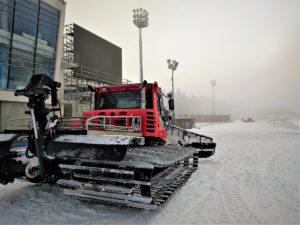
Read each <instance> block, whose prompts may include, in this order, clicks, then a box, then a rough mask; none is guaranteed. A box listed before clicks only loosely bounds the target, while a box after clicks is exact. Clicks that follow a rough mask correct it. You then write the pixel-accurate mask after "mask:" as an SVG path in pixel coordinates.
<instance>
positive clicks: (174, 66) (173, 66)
mask: <svg viewBox="0 0 300 225" xmlns="http://www.w3.org/2000/svg"><path fill="white" fill-rule="evenodd" d="M167 63H168V68H169V69H171V70H172V78H171V81H172V98H173V101H174V104H175V95H174V71H175V70H176V69H177V67H178V64H179V63H178V62H177V61H176V60H171V59H168V60H167ZM172 122H173V124H175V109H174V110H173V117H172Z"/></svg>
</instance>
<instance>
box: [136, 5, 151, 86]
mask: <svg viewBox="0 0 300 225" xmlns="http://www.w3.org/2000/svg"><path fill="white" fill-rule="evenodd" d="M133 23H134V25H136V26H137V27H138V28H139V51H140V82H141V83H143V81H144V77H143V52H142V28H145V27H147V26H148V25H149V23H148V12H147V10H145V9H142V8H140V9H134V10H133Z"/></svg>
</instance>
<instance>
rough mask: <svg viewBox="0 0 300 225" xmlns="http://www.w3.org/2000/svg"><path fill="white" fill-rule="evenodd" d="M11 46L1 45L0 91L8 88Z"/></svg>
mask: <svg viewBox="0 0 300 225" xmlns="http://www.w3.org/2000/svg"><path fill="white" fill-rule="evenodd" d="M8 57H9V46H8V45H5V44H1V43H0V89H5V88H7V73H8Z"/></svg>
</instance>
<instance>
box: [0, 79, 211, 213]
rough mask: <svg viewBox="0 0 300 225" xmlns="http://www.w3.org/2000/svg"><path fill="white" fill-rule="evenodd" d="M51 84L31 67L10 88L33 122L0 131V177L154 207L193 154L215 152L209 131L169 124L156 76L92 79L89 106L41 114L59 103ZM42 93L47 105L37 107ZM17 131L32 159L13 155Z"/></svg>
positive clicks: (184, 175) (193, 164)
mask: <svg viewBox="0 0 300 225" xmlns="http://www.w3.org/2000/svg"><path fill="white" fill-rule="evenodd" d="M45 86H46V87H48V88H45ZM59 86H60V85H59V83H57V82H53V81H52V80H51V79H49V78H48V77H46V76H44V75H35V76H33V77H32V78H31V80H30V82H29V84H28V85H27V87H26V88H25V89H23V90H21V91H16V95H24V96H27V97H28V98H29V103H28V107H29V108H30V111H29V112H28V113H29V114H30V115H31V123H32V125H33V126H32V129H29V130H4V132H3V134H0V182H2V183H3V184H6V183H7V182H13V180H14V178H18V177H22V176H25V177H27V178H28V179H29V181H32V182H48V183H50V182H56V183H58V184H59V185H61V186H63V187H65V189H64V193H65V194H67V195H71V196H74V197H77V198H79V199H84V200H91V201H97V202H104V203H111V204H113V205H125V206H129V207H136V208H144V209H150V210H155V209H157V208H160V207H161V206H162V205H163V204H164V202H166V201H167V200H168V199H169V198H170V196H172V194H173V193H174V191H175V190H176V189H177V188H179V187H180V186H181V185H183V184H184V183H185V182H186V181H187V180H188V178H189V177H190V176H191V175H192V173H193V172H194V171H195V170H196V169H197V167H198V158H204V157H209V156H211V155H213V154H214V152H215V147H216V144H215V143H214V142H213V139H212V138H210V137H207V136H203V135H199V134H196V133H193V132H190V131H188V130H184V129H182V128H179V127H176V126H172V125H169V121H170V119H171V117H170V115H169V112H168V110H173V109H174V102H173V100H172V99H169V100H168V99H167V101H168V103H169V104H168V105H169V109H168V110H167V109H166V108H165V107H164V103H165V102H166V101H164V100H165V98H166V97H165V96H164V94H163V93H162V91H161V89H160V88H159V87H158V84H157V82H154V83H147V82H146V81H144V82H143V83H141V84H122V85H113V86H100V87H94V88H92V89H93V92H94V96H95V98H94V109H93V110H90V111H85V112H84V113H83V115H82V117H77V118H63V117H61V116H60V117H58V116H56V115H52V116H50V115H49V112H51V111H59V108H55V107H56V106H57V104H58V102H57V94H56V91H57V88H58V87H59ZM49 94H51V96H52V106H53V108H52V109H47V108H46V107H45V99H46V98H47V97H48V95H49ZM24 135H25V136H27V137H28V146H27V148H26V152H25V156H26V157H28V158H33V159H34V158H36V159H38V160H31V159H29V160H21V159H20V156H19V155H18V154H17V153H16V152H15V151H14V150H13V148H12V147H11V146H12V144H13V143H14V141H16V140H17V139H18V138H20V137H23V136H24ZM25 156H22V157H25ZM20 161H23V163H20ZM36 161H38V163H36ZM24 162H26V163H24Z"/></svg>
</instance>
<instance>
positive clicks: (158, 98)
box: [156, 94, 164, 124]
mask: <svg viewBox="0 0 300 225" xmlns="http://www.w3.org/2000/svg"><path fill="white" fill-rule="evenodd" d="M156 102H157V110H158V117H159V122H160V123H161V124H164V120H163V117H164V104H163V100H162V97H161V96H160V95H158V94H157V95H156Z"/></svg>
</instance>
